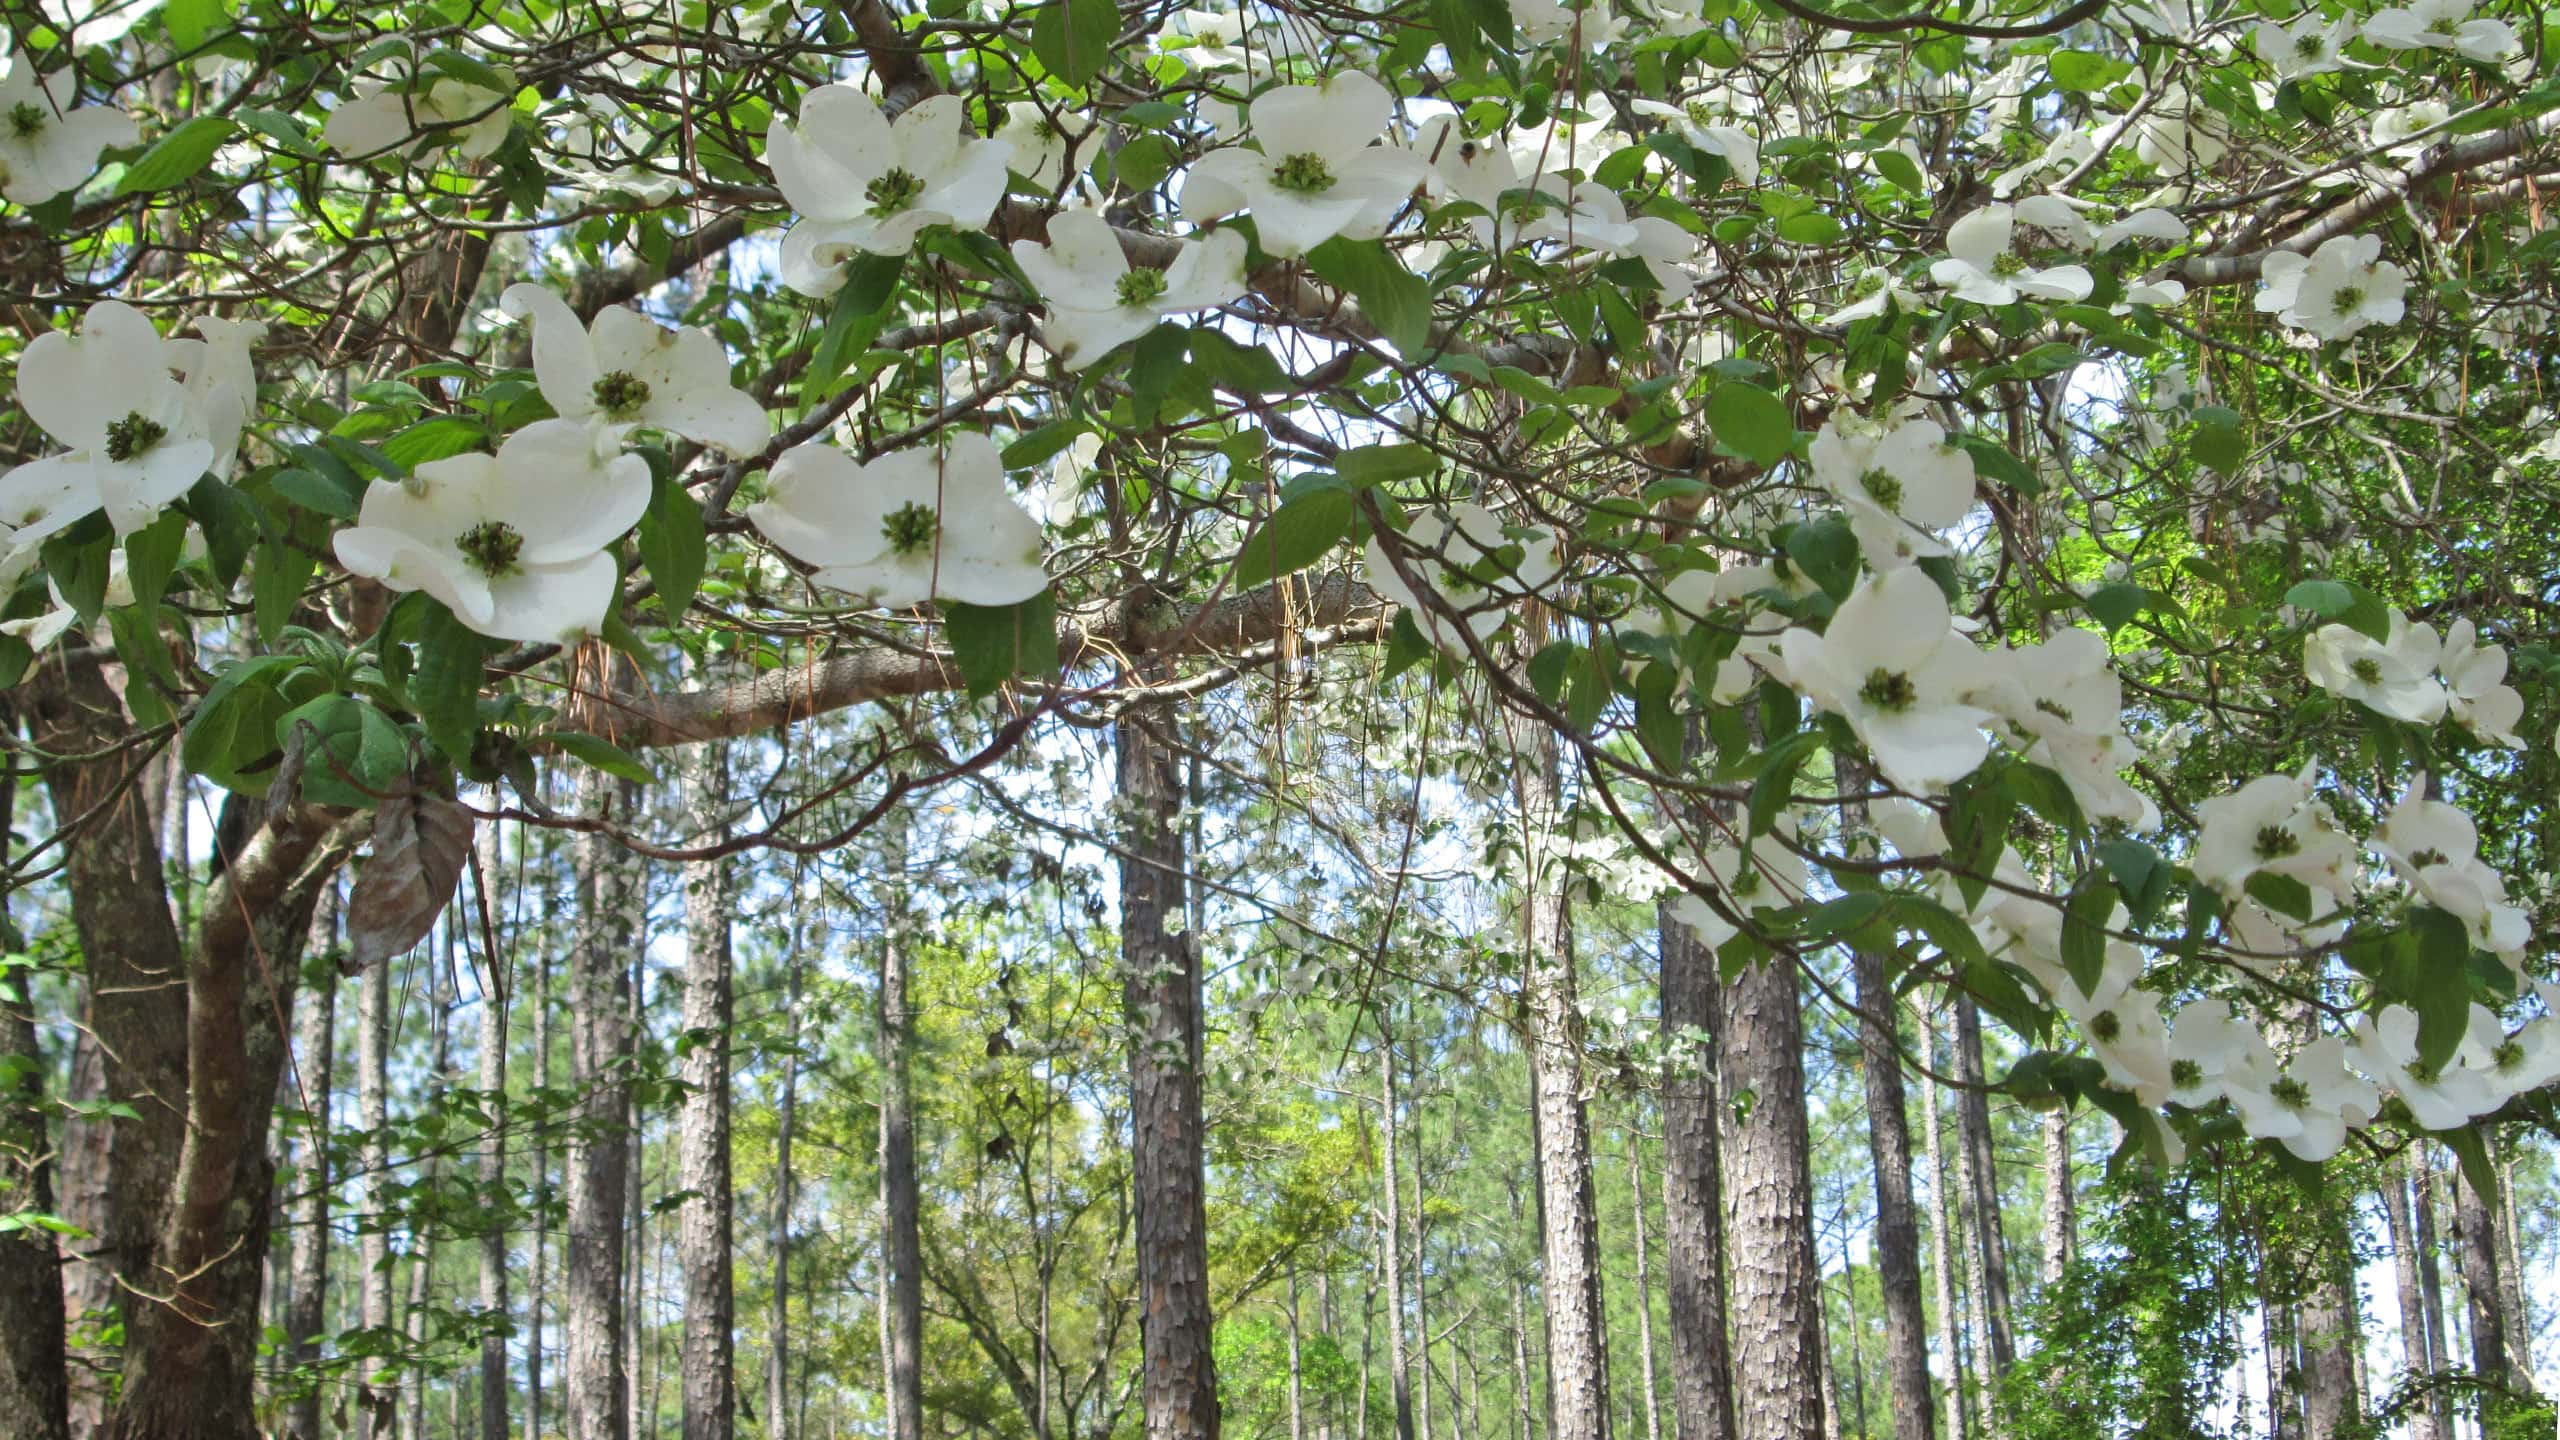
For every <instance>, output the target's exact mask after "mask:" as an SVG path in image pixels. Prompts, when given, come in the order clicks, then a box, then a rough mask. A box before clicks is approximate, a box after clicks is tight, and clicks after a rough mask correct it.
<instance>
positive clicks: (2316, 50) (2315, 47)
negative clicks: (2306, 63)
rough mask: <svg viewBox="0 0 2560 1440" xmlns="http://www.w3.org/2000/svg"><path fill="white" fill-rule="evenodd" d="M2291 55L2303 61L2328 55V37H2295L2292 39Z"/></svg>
mask: <svg viewBox="0 0 2560 1440" xmlns="http://www.w3.org/2000/svg"><path fill="white" fill-rule="evenodd" d="M2293 53H2294V54H2295V55H2296V56H2297V57H2299V58H2301V59H2304V60H2317V59H2319V58H2320V57H2321V56H2323V55H2326V54H2328V53H2329V37H2328V36H2326V35H2296V36H2294V37H2293Z"/></svg>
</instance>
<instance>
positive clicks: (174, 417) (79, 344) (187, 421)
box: [0, 300, 266, 578]
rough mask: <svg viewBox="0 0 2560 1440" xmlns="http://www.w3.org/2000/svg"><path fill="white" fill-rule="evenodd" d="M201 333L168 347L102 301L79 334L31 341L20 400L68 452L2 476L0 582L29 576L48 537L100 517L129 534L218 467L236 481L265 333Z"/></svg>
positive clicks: (126, 312)
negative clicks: (257, 348) (234, 466)
mask: <svg viewBox="0 0 2560 1440" xmlns="http://www.w3.org/2000/svg"><path fill="white" fill-rule="evenodd" d="M196 329H197V332H198V334H200V335H201V336H202V337H203V338H202V339H193V340H190V339H170V338H167V337H164V336H162V335H161V333H160V332H159V331H158V330H157V329H155V328H154V327H153V326H152V324H151V321H150V320H149V319H147V318H145V317H144V315H143V314H142V312H141V311H139V310H136V309H134V308H133V307H132V306H130V305H127V304H124V303H123V302H121V301H116V300H102V301H100V302H98V303H97V304H95V305H92V306H90V307H89V311H88V313H87V314H86V315H85V316H83V317H82V320H81V326H80V333H79V334H77V335H70V334H65V333H63V332H61V331H48V332H46V333H45V334H43V335H39V336H37V337H36V338H35V339H34V340H33V341H31V342H29V343H28V345H27V348H26V351H25V353H24V354H22V355H21V356H20V357H19V360H18V404H19V405H20V406H21V407H22V408H23V409H25V411H26V412H27V417H28V418H29V419H31V420H33V421H35V422H36V424H37V425H38V426H40V427H42V428H43V430H44V432H45V433H46V434H47V435H50V436H51V437H53V439H54V440H55V441H56V442H57V443H59V444H62V445H65V446H68V447H69V449H68V451H67V452H66V453H63V454H59V455H51V456H47V457H45V458H44V459H41V460H37V461H34V462H32V463H30V464H26V465H21V466H19V467H17V468H16V469H14V470H11V471H9V472H7V473H6V474H5V475H0V556H5V558H0V575H6V576H8V577H10V578H15V577H16V576H18V575H22V574H24V573H25V572H26V569H27V567H28V566H29V565H30V564H32V563H33V561H34V559H35V553H36V547H37V546H38V545H40V544H41V543H42V542H43V541H44V540H45V539H46V538H47V537H49V536H52V535H54V534H57V533H59V532H60V531H62V530H63V529H65V528H67V527H68V526H70V525H72V524H73V523H75V522H77V521H79V520H81V519H83V518H85V517H87V516H89V515H91V514H93V513H95V512H97V511H98V510H101V509H103V510H105V511H106V514H107V520H108V523H109V524H111V525H112V526H114V528H115V531H116V533H117V534H119V535H130V534H132V533H133V532H134V531H136V530H139V529H141V528H143V527H144V526H146V525H149V524H150V523H151V522H152V521H153V520H155V519H157V518H158V517H159V514H160V511H161V509H162V508H163V507H165V506H167V505H168V504H169V503H170V502H171V501H173V500H176V499H177V498H178V497H180V496H182V495H184V494H186V493H187V492H188V491H189V490H192V489H194V488H195V485H196V482H197V481H199V480H201V479H203V478H204V476H205V474H206V473H207V472H208V471H214V472H218V473H224V474H227V473H229V470H230V466H231V463H232V458H233V456H234V455H236V454H237V453H238V450H239V447H240V432H241V430H242V428H243V427H244V426H245V425H246V424H247V423H248V421H249V417H250V415H251V414H252V412H254V410H255V409H256V407H257V400H258V381H257V375H256V371H255V368H254V365H253V363H252V360H251V355H250V350H251V347H252V346H254V345H255V344H256V343H257V342H258V340H259V338H260V337H261V336H263V335H264V334H265V332H266V327H265V326H264V325H262V324H260V323H258V322H256V321H231V320H223V319H220V318H218V317H205V318H201V319H199V320H197V322H196Z"/></svg>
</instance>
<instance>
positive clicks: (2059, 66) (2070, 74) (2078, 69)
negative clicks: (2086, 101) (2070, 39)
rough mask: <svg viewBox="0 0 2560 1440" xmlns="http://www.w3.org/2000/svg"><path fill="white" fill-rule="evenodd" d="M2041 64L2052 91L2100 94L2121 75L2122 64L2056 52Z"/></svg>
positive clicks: (2072, 52)
mask: <svg viewBox="0 0 2560 1440" xmlns="http://www.w3.org/2000/svg"><path fill="white" fill-rule="evenodd" d="M2044 63H2045V71H2046V73H2048V74H2050V75H2051V76H2053V83H2054V86H2055V88H2057V89H2062V90H2077V91H2081V92H2084V93H2085V92H2088V91H2092V90H2104V89H2106V88H2107V87H2108V86H2110V85H2112V84H2114V83H2115V82H2116V80H2117V79H2118V78H2119V77H2121V76H2122V75H2123V74H2124V73H2125V69H2124V63H2123V62H2122V61H2120V60H2113V59H2110V58H2108V57H2107V56H2104V55H2092V54H2090V53H2089V52H2088V51H2086V50H2057V51H2055V52H2054V53H2052V54H2051V55H2048V56H2046V57H2045V62H2044Z"/></svg>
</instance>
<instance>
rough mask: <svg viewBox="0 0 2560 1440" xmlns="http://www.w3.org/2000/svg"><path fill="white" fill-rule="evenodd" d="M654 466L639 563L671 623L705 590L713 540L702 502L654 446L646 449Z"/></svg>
mask: <svg viewBox="0 0 2560 1440" xmlns="http://www.w3.org/2000/svg"><path fill="white" fill-rule="evenodd" d="M641 454H642V456H643V457H644V458H646V459H647V460H648V462H649V482H650V483H649V508H648V509H647V510H646V511H645V512H643V513H642V514H641V516H640V563H641V564H643V565H646V566H648V567H649V578H650V579H652V580H654V581H656V582H657V585H658V608H659V610H660V611H661V612H662V613H663V614H664V615H665V616H666V617H667V623H668V624H670V625H673V624H677V623H679V622H681V621H682V620H683V619H684V612H685V609H686V607H687V606H690V605H691V604H693V596H694V592H695V591H697V590H699V589H701V588H702V572H703V569H704V568H705V566H706V565H708V564H709V560H710V541H709V538H708V536H707V535H706V533H705V531H704V529H703V522H702V503H701V502H700V501H698V500H696V499H694V498H693V496H692V494H691V493H689V492H688V491H686V489H685V488H684V486H683V485H681V484H679V483H678V482H677V480H676V473H675V466H674V464H673V463H672V462H670V461H669V460H668V458H667V455H666V452H665V451H663V450H660V449H658V448H657V447H655V446H651V447H650V448H648V449H646V450H643V451H642V452H641Z"/></svg>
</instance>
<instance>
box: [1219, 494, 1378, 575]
mask: <svg viewBox="0 0 2560 1440" xmlns="http://www.w3.org/2000/svg"><path fill="white" fill-rule="evenodd" d="M1358 509H1359V506H1358V503H1357V502H1356V501H1355V500H1354V499H1353V498H1352V494H1351V492H1350V491H1348V490H1344V489H1341V488H1339V487H1337V486H1326V487H1324V488H1322V489H1317V490H1309V491H1306V492H1304V493H1302V494H1300V495H1298V496H1297V497H1296V498H1294V499H1292V500H1289V501H1287V502H1285V503H1284V504H1282V505H1281V506H1280V507H1279V508H1278V509H1276V510H1274V511H1272V512H1271V518H1270V519H1268V520H1265V521H1264V522H1263V523H1262V524H1260V525H1258V526H1255V527H1254V530H1253V533H1252V534H1250V535H1247V536H1246V537H1245V541H1244V548H1243V549H1241V550H1239V551H1237V552H1236V567H1235V574H1234V577H1233V579H1232V580H1231V582H1230V583H1231V585H1232V586H1233V588H1235V589H1237V590H1250V589H1252V588H1253V587H1255V586H1257V585H1265V584H1268V583H1270V582H1271V581H1273V580H1275V579H1277V578H1279V577H1280V576H1283V575H1287V574H1290V573H1292V572H1293V571H1298V570H1303V569H1305V568H1306V567H1307V566H1309V565H1312V564H1314V563H1315V562H1316V561H1318V560H1320V559H1322V558H1323V557H1324V553H1325V552H1326V551H1327V550H1330V549H1332V548H1333V547H1334V546H1336V545H1338V544H1340V543H1342V537H1343V536H1345V535H1348V534H1350V533H1351V520H1352V516H1353V515H1354V514H1356V513H1357V512H1358Z"/></svg>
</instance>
